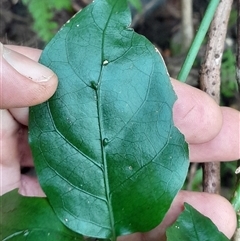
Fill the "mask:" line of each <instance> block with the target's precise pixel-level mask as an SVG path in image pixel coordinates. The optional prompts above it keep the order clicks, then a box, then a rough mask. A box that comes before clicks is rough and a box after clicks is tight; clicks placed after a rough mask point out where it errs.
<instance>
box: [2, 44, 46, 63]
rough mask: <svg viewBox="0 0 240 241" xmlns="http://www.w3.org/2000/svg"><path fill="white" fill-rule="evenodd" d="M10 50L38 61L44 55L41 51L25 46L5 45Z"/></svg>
mask: <svg viewBox="0 0 240 241" xmlns="http://www.w3.org/2000/svg"><path fill="white" fill-rule="evenodd" d="M4 46H6V47H7V48H8V49H11V50H13V51H15V52H18V53H19V54H22V55H25V56H26V57H28V58H30V59H32V60H34V61H36V62H37V61H38V60H39V58H40V55H41V53H42V50H40V49H34V48H29V47H25V46H17V45H4Z"/></svg>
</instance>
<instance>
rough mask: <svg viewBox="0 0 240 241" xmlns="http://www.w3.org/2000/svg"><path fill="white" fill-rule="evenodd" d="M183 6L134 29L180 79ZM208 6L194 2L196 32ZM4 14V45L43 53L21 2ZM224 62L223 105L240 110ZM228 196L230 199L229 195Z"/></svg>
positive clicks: (13, 1) (0, 31)
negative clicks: (24, 47) (19, 46)
mask: <svg viewBox="0 0 240 241" xmlns="http://www.w3.org/2000/svg"><path fill="white" fill-rule="evenodd" d="M84 1H87V0H81V1H80V0H79V1H77V0H72V3H73V4H72V5H73V9H75V11H76V10H77V9H78V8H81V7H82V6H81V4H80V2H84ZM179 2H180V1H179V0H167V3H166V4H165V5H161V6H160V7H158V8H153V9H152V11H151V12H150V13H147V14H146V15H143V16H142V17H141V18H140V19H139V20H138V22H137V23H136V25H135V26H134V29H135V30H136V32H138V33H140V34H143V35H144V36H146V37H147V38H148V39H149V40H150V41H151V42H152V43H153V44H154V45H155V46H156V47H157V48H158V49H159V50H160V52H161V54H162V55H163V58H164V59H165V61H166V64H167V67H168V70H169V73H170V75H171V76H172V77H176V76H177V73H178V71H179V70H180V68H181V65H182V63H183V61H184V57H185V56H186V54H185V55H178V54H175V52H176V48H179V47H178V46H180V44H181V40H180V38H179V33H180V30H181V10H180V3H179ZM206 2H207V1H206V0H196V1H194V12H193V23H194V26H195V28H196V29H197V27H198V25H199V22H200V19H201V18H202V16H203V14H204V10H205V7H206ZM73 12H74V10H73V11H72V12H67V11H66V10H62V11H58V12H56V14H55V20H56V22H57V23H58V26H59V28H60V27H61V25H62V24H63V23H64V22H66V21H67V20H68V19H69V18H70V17H71V16H72V14H73ZM0 13H1V14H0V41H1V42H2V43H4V44H15V45H24V46H29V47H34V48H40V49H43V48H44V46H45V44H46V43H45V42H44V41H43V40H41V39H40V38H39V36H38V35H37V33H36V32H35V31H33V28H32V26H33V19H32V16H31V14H30V13H29V11H28V9H27V8H26V6H24V5H23V4H22V2H21V1H18V0H1V3H0ZM235 13H236V11H235V9H234V7H233V11H232V14H231V17H232V22H233V23H232V24H231V26H230V27H229V30H228V33H227V40H228V42H229V43H230V46H228V48H230V49H231V51H232V52H233V53H234V51H235V49H236V23H234V18H235ZM226 45H227V44H226ZM204 49H205V46H204V45H203V47H202V49H201V50H200V52H199V55H198V58H197V61H196V64H195V65H194V68H193V69H192V71H191V73H190V75H189V77H188V83H189V84H191V85H193V86H196V87H198V72H199V68H200V63H201V58H202V57H203V55H204ZM223 61H225V64H224V62H223V71H222V75H223V79H224V80H223V81H225V82H224V83H225V86H227V87H226V88H230V90H228V89H227V90H226V89H223V90H222V95H221V97H222V104H223V105H227V106H231V107H233V108H236V109H238V110H240V95H239V93H238V92H237V91H236V90H235V91H234V90H232V89H231V88H232V85H233V86H234V84H233V83H234V81H235V72H234V71H235V70H234V68H233V65H232V64H231V63H230V60H229V59H228V57H225V59H223ZM228 61H229V63H230V66H229V64H228ZM226 62H227V63H226ZM229 83H230V84H229ZM232 172H233V168H232V166H226V167H224V172H223V175H222V178H223V180H224V181H223V185H224V186H225V188H227V189H228V187H229V186H232V185H234V178H233V176H234V174H233V173H232ZM226 180H227V181H226ZM223 188H224V187H223ZM227 196H229V195H228V194H227Z"/></svg>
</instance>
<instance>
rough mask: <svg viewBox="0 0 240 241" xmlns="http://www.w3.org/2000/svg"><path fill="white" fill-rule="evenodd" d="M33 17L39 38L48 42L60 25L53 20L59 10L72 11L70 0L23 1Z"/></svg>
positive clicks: (34, 27)
mask: <svg viewBox="0 0 240 241" xmlns="http://www.w3.org/2000/svg"><path fill="white" fill-rule="evenodd" d="M22 2H23V4H25V5H26V6H27V8H28V10H29V12H30V13H31V15H32V17H33V21H34V23H33V29H34V31H35V32H36V33H37V34H38V36H39V37H40V38H41V39H42V40H43V41H45V42H48V41H49V40H50V39H51V38H52V37H53V36H54V35H55V33H56V31H57V29H58V24H57V22H56V21H54V20H53V17H54V13H55V11H57V10H62V9H66V10H71V1H70V0H41V1H38V0H22Z"/></svg>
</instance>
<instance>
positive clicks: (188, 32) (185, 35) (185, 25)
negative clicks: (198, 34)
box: [181, 0, 193, 53]
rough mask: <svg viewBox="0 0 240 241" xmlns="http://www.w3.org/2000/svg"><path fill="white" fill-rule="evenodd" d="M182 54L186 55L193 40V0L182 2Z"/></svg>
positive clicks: (183, 0)
mask: <svg viewBox="0 0 240 241" xmlns="http://www.w3.org/2000/svg"><path fill="white" fill-rule="evenodd" d="M181 13H182V14H181V15H182V31H181V32H182V52H183V53H186V52H187V51H188V49H189V47H190V46H191V43H192V40H193V18H192V0H182V2H181Z"/></svg>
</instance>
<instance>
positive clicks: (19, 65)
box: [0, 43, 54, 82]
mask: <svg viewBox="0 0 240 241" xmlns="http://www.w3.org/2000/svg"><path fill="white" fill-rule="evenodd" d="M0 49H1V51H0V53H2V57H3V59H5V60H6V61H7V62H8V64H9V65H11V66H12V67H13V68H14V69H15V70H16V71H18V72H19V73H20V74H21V75H23V76H25V77H27V78H29V79H30V80H32V81H35V82H46V81H48V80H49V79H51V78H52V77H53V75H54V73H53V71H52V70H50V69H49V68H47V67H46V66H44V65H42V64H40V63H38V62H35V61H34V60H32V59H30V58H28V57H26V56H24V55H22V54H20V53H18V52H16V51H14V50H11V49H10V48H7V47H5V46H3V44H1V43H0Z"/></svg>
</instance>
